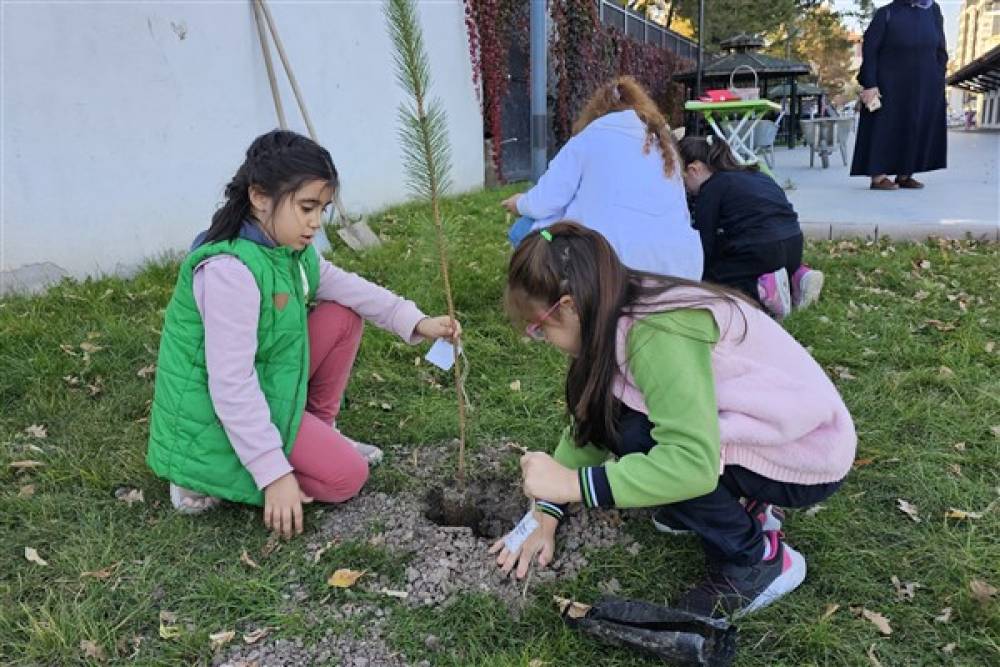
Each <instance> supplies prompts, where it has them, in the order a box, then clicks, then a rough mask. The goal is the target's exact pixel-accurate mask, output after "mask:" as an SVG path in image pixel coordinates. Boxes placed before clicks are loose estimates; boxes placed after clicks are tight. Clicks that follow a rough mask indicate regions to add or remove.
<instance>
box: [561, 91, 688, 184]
mask: <svg viewBox="0 0 1000 667" xmlns="http://www.w3.org/2000/svg"><path fill="white" fill-rule="evenodd" d="M629 109H631V110H632V111H634V112H635V113H636V115H637V116H639V120H641V121H642V122H643V123H644V124H645V125H646V143H645V144H643V147H642V152H643V153H644V154H646V153H649V151H650V149H651V148H652V146H653V144H654V143H655V144H656V145H657V147H659V149H660V155H662V156H663V173H665V174H666V175H667V178H670V177H672V176H673V175H674V169H675V167H676V165H677V146H676V142H675V141H674V135H673V134H671V133H670V125H669V124H667V119H666V118H664V117H663V114H662V113H660V109H659V108H658V107H657V106H656V102H654V101H653V98H651V97H650V96H649V93H647V92H646V89H645V88H643V87H642V84H640V83H639V82H638V81H636V80H635V78H634V77H631V76H619V77H616V78H614V79H611V80H610V81H608V82H607V83H605V84H603V85H601V86H600V87H599V88H598V89H597V90H596V91H594V94H593V95H591V96H590V99H589V100H587V104H586V105H584V107H583V110H582V111H581V112H580V115H579V116H577V118H576V122H575V123H573V135H574V136H575V135H577V134H580V133H581V132H583V130H584V128H586V127H587V126H588V125H590V124H591V123H592V122H594V121H595V120H597V119H598V118H600V117H601V116H604V115H607V114H609V113H614V112H616V111H627V110H629Z"/></svg>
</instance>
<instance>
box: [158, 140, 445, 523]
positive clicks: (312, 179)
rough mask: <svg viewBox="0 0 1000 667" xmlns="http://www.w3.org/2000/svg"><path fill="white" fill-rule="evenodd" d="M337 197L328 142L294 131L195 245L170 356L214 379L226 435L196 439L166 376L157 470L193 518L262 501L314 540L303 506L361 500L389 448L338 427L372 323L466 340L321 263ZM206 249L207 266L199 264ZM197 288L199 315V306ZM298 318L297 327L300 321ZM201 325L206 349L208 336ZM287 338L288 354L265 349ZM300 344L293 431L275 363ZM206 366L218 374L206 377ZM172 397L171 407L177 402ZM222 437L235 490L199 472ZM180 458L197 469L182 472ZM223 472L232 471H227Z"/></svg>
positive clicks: (234, 189)
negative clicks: (317, 241) (283, 413)
mask: <svg viewBox="0 0 1000 667" xmlns="http://www.w3.org/2000/svg"><path fill="white" fill-rule="evenodd" d="M337 187H338V180H337V171H336V168H335V167H334V165H333V160H332V159H331V157H330V154H329V153H328V152H327V151H326V150H325V149H324V148H322V147H321V146H319V145H318V144H316V143H315V142H313V141H311V140H310V139H308V138H306V137H303V136H301V135H298V134H296V133H294V132H287V131H273V132H269V133H267V134H265V135H263V136H260V137H258V138H257V139H256V140H254V142H253V143H252V144H251V146H250V148H249V149H248V150H247V153H246V160H245V161H244V162H243V164H242V165H241V166H240V168H239V169H238V170H237V172H236V175H235V176H233V178H232V180H231V181H230V182H229V184H228V185H227V186H226V201H225V203H224V204H223V206H222V208H220V209H219V210H218V211H216V212H215V214H214V215H213V217H212V224H211V226H210V227H209V229H208V230H207V231H206V232H203V233H202V234H200V235H199V236H198V238H197V239H196V240H195V242H194V244H193V246H192V249H191V250H192V255H189V260H188V261H186V262H185V263H184V264H183V265H182V267H181V275H180V276H179V278H178V288H177V290H178V291H175V294H174V298H173V299H172V300H171V304H170V306H168V311H167V317H166V323H165V326H164V335H163V340H164V342H163V343H161V352H160V355H161V360H163V359H164V355H165V354H166V353H165V349H166V348H167V342H166V341H167V340H168V337H170V336H172V338H171V340H175V341H176V340H179V341H181V342H180V343H178V346H177V347H171V355H172V358H174V357H177V356H179V357H181V358H182V359H185V360H186V364H187V365H189V366H191V367H192V368H193V371H192V378H193V380H192V379H191V378H185V381H188V382H192V381H193V382H195V383H207V389H208V394H209V395H210V397H211V409H212V410H213V411H214V415H215V417H216V418H217V420H218V422H217V423H221V426H222V430H223V431H224V436H223V435H221V434H220V435H217V436H213V435H212V433H214V432H215V431H212V429H213V428H215V425H214V424H213V423H210V422H212V421H214V420H211V419H209V420H204V421H205V422H206V423H207V425H206V428H205V435H204V436H203V437H201V438H200V439H199V437H198V436H195V437H191V436H188V435H186V432H185V431H184V430H183V428H182V425H183V424H184V423H185V419H186V420H187V423H190V422H192V421H194V420H195V419H197V415H198V414H201V413H199V412H198V411H199V410H201V411H202V412H203V411H204V409H203V408H201V407H199V406H194V405H187V404H186V402H187V401H188V399H187V398H185V399H184V400H175V399H174V396H173V395H172V393H179V392H177V391H176V390H174V389H173V388H172V387H171V386H170V384H169V379H168V378H166V377H165V378H164V379H163V385H162V388H161V384H160V378H159V377H158V378H157V380H158V384H157V391H156V393H157V396H156V398H154V413H153V416H154V418H153V420H151V441H150V465H152V466H153V467H154V469H155V470H156V471H157V472H158V473H160V474H161V475H163V476H165V477H167V478H168V479H170V481H171V489H170V495H171V500H172V501H173V504H174V506H175V507H176V508H177V509H178V510H180V511H182V512H186V513H195V512H200V511H204V510H205V509H208V508H210V507H213V506H214V505H216V504H217V503H218V502H219V499H220V498H229V499H231V500H238V501H241V502H254V503H257V504H262V505H263V518H264V524H265V525H266V526H267V527H268V528H271V529H273V530H275V531H278V532H280V533H282V534H283V535H284V536H286V537H287V536H290V535H291V534H293V533H301V532H302V503H306V502H311V501H312V500H314V499H315V500H319V501H323V502H338V503H339V502H344V501H346V500H348V499H349V498H351V497H353V496H354V495H356V494H357V493H358V491H359V490H360V489H361V487H362V485H363V484H364V483H365V481H366V480H367V478H368V466H369V464H370V463H374V462H376V461H377V460H378V459H379V458H380V457H381V452H380V451H379V450H378V449H377V448H375V447H373V446H371V445H364V444H361V443H358V442H355V441H353V440H351V439H350V438H347V437H345V436H344V435H343V434H342V433H341V432H340V431H339V430H338V429H337V426H336V419H337V413H338V410H339V407H340V400H341V396H342V395H343V392H344V388H345V387H346V385H347V381H348V379H349V377H350V373H351V367H352V365H353V363H354V358H355V355H356V354H357V351H358V346H359V344H360V342H361V333H362V322H363V320H369V321H371V322H372V323H373V324H375V325H376V326H378V327H380V328H382V329H385V330H387V331H392V332H394V333H396V334H397V335H398V336H400V337H401V338H402V339H403V340H405V341H407V342H408V343H411V344H415V343H417V342H420V341H422V340H424V339H435V338H442V337H444V338H456V337H457V336H458V335H459V334H460V332H461V327H460V325H459V324H458V322H453V321H452V320H451V319H450V318H449V317H447V316H442V317H427V316H425V315H424V314H423V313H422V312H421V311H420V309H418V308H417V306H416V305H415V304H414V303H413V302H411V301H407V300H405V299H403V298H400V297H399V296H396V295H395V294H393V293H392V292H390V291H388V290H386V289H384V288H382V287H379V286H378V285H375V284H373V283H370V282H368V281H367V280H365V279H364V278H361V277H359V276H357V275H355V274H353V273H347V272H345V271H342V270H341V269H339V268H337V267H336V266H334V265H333V264H331V263H330V262H328V261H327V260H325V259H323V258H322V257H320V256H318V253H317V251H316V250H315V248H314V247H313V246H312V242H313V238H314V237H315V235H316V234H318V233H322V229H321V225H322V218H323V212H324V211H325V210H328V209H329V207H330V203H331V200H332V198H333V196H334V193H335V191H336V189H337ZM195 253H199V254H198V255H197V257H199V258H200V257H201V256H202V255H206V254H207V257H206V258H205V259H197V260H196V259H194V257H195V256H196V255H195ZM258 258H259V259H258ZM250 259H253V261H249V260H250ZM185 272H187V275H185ZM310 273H312V276H310V275H308V274H310ZM272 283H273V284H272ZM279 283H281V285H280V287H279V288H278V289H274V290H273V292H274V294H273V298H269V299H267V300H266V302H265V300H264V299H262V293H264V290H265V289H267V290H268V291H269V292H270V291H272V288H273V287H274V285H278V284H279ZM300 283H301V289H300V287H299V284H300ZM289 286H290V288H289ZM184 291H187V293H181V292H184ZM192 292H193V301H194V304H195V305H196V307H197V312H196V313H194V309H193V308H191V307H190V302H191V297H192ZM272 301H273V303H271V302H272ZM292 308H298V309H302V311H303V314H302V315H296V314H295V313H290V312H289V311H287V310H286V309H292ZM172 309H173V310H172ZM174 312H176V313H177V316H176V317H173V316H172V314H173V313H174ZM185 313H193V314H190V315H185ZM291 315H295V316H296V319H289V317H290V316H291ZM182 316H186V317H187V318H188V319H187V320H183V319H181V318H182ZM199 318H200V322H199V321H198V319H199ZM192 321H193V323H192ZM281 322H293V323H294V322H301V325H298V327H296V326H292V327H291V331H290V332H289V331H287V330H285V329H283V330H281V331H278V330H277V329H276V328H275V327H277V326H278V325H279V324H280V323H281ZM181 323H184V326H183V327H182V326H181ZM172 326H173V327H174V329H173V330H171V327H172ZM199 326H200V327H201V328H199ZM262 327H272V328H270V329H262ZM284 327H285V328H286V329H287V328H288V327H289V325H288V324H285V325H284ZM182 328H184V329H186V330H192V328H193V331H195V335H194V336H191V335H187V339H185V338H184V337H183V336H181V335H180V334H181V333H182V332H181V331H180V329H182ZM201 329H203V331H204V335H203V340H201V339H199V337H198V335H197V334H198V333H199V332H200V331H201ZM276 336H278V337H279V338H277V344H276V345H270V346H266V345H264V342H265V341H274V340H275V337H276ZM282 337H283V338H282ZM191 338H194V339H196V340H193V341H192V343H191V344H189V345H187V347H185V345H184V340H188V339H191ZM306 339H307V340H306ZM293 345H299V346H301V347H302V349H303V350H304V351H306V353H305V354H303V355H301V356H299V357H295V358H296V359H301V363H302V367H301V368H300V369H299V370H298V371H294V369H292V371H294V373H291V374H290V375H291V377H292V378H293V381H292V382H291V383H287V385H288V389H289V391H291V389H294V388H296V387H301V386H303V385H301V384H299V383H300V382H301V383H304V384H305V386H307V392H305V398H304V399H303V400H304V407H303V408H302V409H303V411H302V412H301V413H297V414H296V415H295V416H296V417H297V416H298V415H301V420H300V421H298V420H297V419H296V420H294V421H293V420H286V423H284V424H283V423H279V421H280V420H279V421H276V420H275V419H273V418H272V412H273V411H272V410H271V407H272V406H274V405H275V404H276V401H280V400H287V396H283V394H286V393H289V392H288V391H286V386H285V385H280V384H276V383H275V381H274V380H273V379H272V378H271V377H270V374H272V373H275V374H276V373H279V372H287V368H278V369H275V366H274V364H273V363H271V362H272V360H271V359H268V358H266V357H267V356H268V355H275V354H280V353H281V351H282V350H284V349H287V348H288V347H289V346H293ZM188 348H190V349H188ZM176 349H180V352H175V351H174V350H176ZM282 363H284V361H282ZM269 364H270V365H269ZM161 366H162V364H161ZM199 369H204V370H202V371H200V372H201V373H202V374H201V375H199ZM262 373H263V375H261V374H262ZM158 376H159V373H158ZM294 378H299V379H298V380H294ZM274 386H277V387H279V389H280V391H275V390H273V389H271V390H270V393H271V394H278V396H274V395H268V393H269V392H268V390H267V388H268V387H274ZM194 391H195V392H197V391H201V389H199V388H198V387H195V388H194ZM185 392H186V393H184V394H183V396H184V397H190V396H192V395H195V396H201V395H203V393H202V394H197V393H194V394H193V393H192V390H191V389H186V390H185ZM161 394H162V395H161ZM168 398H169V399H170V401H169V403H167V402H165V399H168ZM209 414H211V413H209ZM192 415H195V416H194V417H193V416H192ZM202 419H204V418H202ZM295 421H297V422H298V428H297V432H294V433H293V434H292V435H291V436H290V437H289V438H288V440H285V439H283V437H282V433H281V431H282V428H283V427H286V428H293V427H288V423H291V424H294V423H295ZM212 437H216V438H221V437H224V438H226V439H228V442H229V444H230V445H231V446H232V449H231V451H230V452H229V455H230V456H233V455H235V457H237V458H238V460H239V461H238V464H235V462H234V464H235V469H236V470H237V474H235V475H232V479H231V480H227V479H223V480H216V479H213V476H212V470H211V467H210V466H209V471H208V474H207V475H206V474H200V473H199V469H198V466H199V465H200V461H202V460H205V459H207V457H208V454H205V453H203V451H202V450H205V448H206V447H208V445H207V444H205V443H206V441H207V440H209V439H211V438H212ZM179 442H183V443H184V446H185V447H186V449H187V451H178V450H179V449H181V446H180V445H178V444H175V443H179ZM214 446H215V449H211V450H208V451H209V452H210V453H211V454H212V455H213V456H215V457H217V458H218V457H219V456H220V454H219V453H218V449H219V448H218V446H217V444H216V445H214ZM223 449H227V448H225V447H223ZM154 450H156V451H154ZM162 451H168V452H169V456H167V455H164V454H162ZM221 456H223V457H224V456H225V454H224V453H223V454H222V455H221ZM179 459H184V460H183V461H182V462H181V463H178V460H179ZM218 460H219V461H220V462H221V463H222V464H227V463H228V461H227V460H225V459H224V458H223V459H218ZM239 464H241V465H242V468H241V467H240V465H239ZM223 474H224V473H223V470H221V469H220V471H219V475H223ZM182 475H183V479H184V480H196V481H189V482H186V485H181V484H179V483H175V482H176V481H177V480H179V479H182ZM198 480H200V481H198ZM192 487H195V488H192ZM237 487H239V488H237Z"/></svg>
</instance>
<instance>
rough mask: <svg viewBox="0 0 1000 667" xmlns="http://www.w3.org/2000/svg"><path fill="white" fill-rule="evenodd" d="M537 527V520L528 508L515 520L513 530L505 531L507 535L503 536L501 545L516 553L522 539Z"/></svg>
mask: <svg viewBox="0 0 1000 667" xmlns="http://www.w3.org/2000/svg"><path fill="white" fill-rule="evenodd" d="M536 528H538V521H537V520H536V519H535V515H534V512H532V511H531V510H528V513H527V514H525V515H524V517H522V518H521V520H520V521H518V522H517V525H516V526H514V530H512V531H510V532H509V533H507V537H505V538H503V545H504V546H505V547H507V551H509V552H510V553H516V552H517V551H518V550H519V549H520V548H521V545H522V544H524V541H525V540H526V539H528V536H529V535H531V534H532V533H533V532H535V529H536Z"/></svg>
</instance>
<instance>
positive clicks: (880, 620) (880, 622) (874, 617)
mask: <svg viewBox="0 0 1000 667" xmlns="http://www.w3.org/2000/svg"><path fill="white" fill-rule="evenodd" d="M861 615H862V616H864V617H865V618H866V619H868V620H869V621H871V623H872V625H874V626H875V627H876V628H878V631H879V632H881V633H882V634H883V635H885V636H887V637H888V636H889V635H891V634H892V628H891V627H890V626H889V619H888V618H886V617H885V616H883V615H882V614H880V613H878V612H877V611H872V610H870V609H862V610H861Z"/></svg>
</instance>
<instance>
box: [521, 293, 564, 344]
mask: <svg viewBox="0 0 1000 667" xmlns="http://www.w3.org/2000/svg"><path fill="white" fill-rule="evenodd" d="M561 305H562V302H561V301H556V302H555V303H554V304H552V305H551V306H550V307H549V309H548V310H546V311H545V313H544V314H543V315H542V316H541V317H539V318H538V320H537V321H535V322H532V323H531V324H529V325H528V326H526V327H525V328H524V335H525V336H527V337H528V338H530V339H532V340H545V332H544V331H542V322H544V321H545V320H547V319H548V318H549V316H550V315H552V313H554V312H555V311H556V309H558V308H559V306H561Z"/></svg>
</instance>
